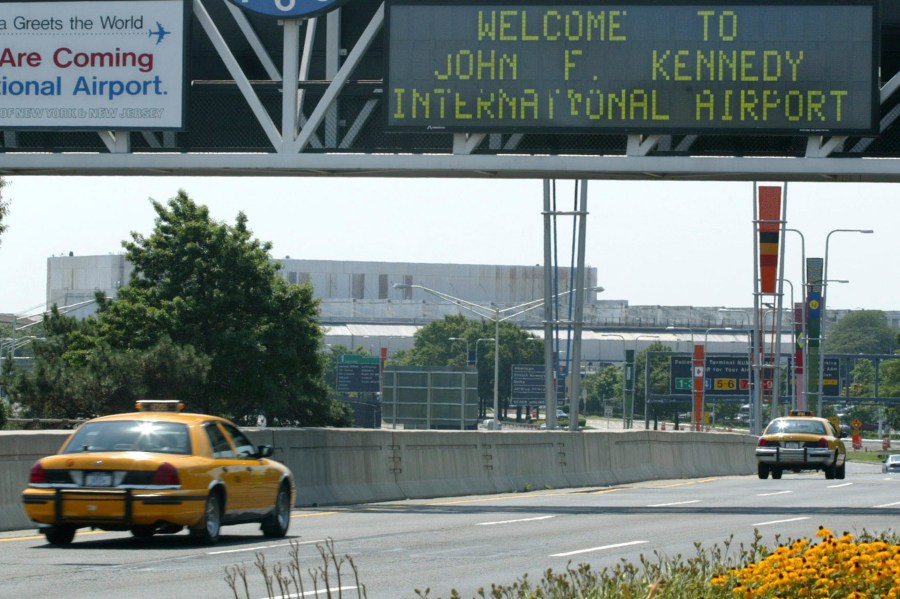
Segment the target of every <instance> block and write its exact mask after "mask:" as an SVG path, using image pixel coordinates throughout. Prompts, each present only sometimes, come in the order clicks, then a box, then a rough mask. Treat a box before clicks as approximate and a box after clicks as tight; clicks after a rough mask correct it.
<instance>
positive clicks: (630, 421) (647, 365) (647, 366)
mask: <svg viewBox="0 0 900 599" xmlns="http://www.w3.org/2000/svg"><path fill="white" fill-rule="evenodd" d="M641 339H659V335H638V336H637V337H635V338H634V354H635V357H634V359H635V363H636V362H637V348H638V341H640V340H641ZM649 369H650V363H649V360H647V359H646V358H645V359H644V428H645V429H646V428H647V426H646V425H647V385H648V383H649V377H648V376H647V373H648V371H649ZM634 386H635V381H634V380H632V381H631V406H630V408H631V409H630V410H629V413H628V424H627V426H626V427H625V428H631V427H633V426H634Z"/></svg>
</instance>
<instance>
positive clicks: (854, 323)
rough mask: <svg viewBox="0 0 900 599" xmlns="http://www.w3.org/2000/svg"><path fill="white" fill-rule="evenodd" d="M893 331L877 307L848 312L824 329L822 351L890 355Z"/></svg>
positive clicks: (894, 335) (895, 346)
mask: <svg viewBox="0 0 900 599" xmlns="http://www.w3.org/2000/svg"><path fill="white" fill-rule="evenodd" d="M896 335H897V331H895V330H894V329H892V328H891V327H890V325H889V324H888V319H887V316H886V315H885V313H884V312H882V311H881V310H860V311H857V312H851V313H850V314H847V315H846V316H844V317H843V318H842V319H840V320H839V321H837V322H836V323H835V324H834V326H832V327H831V328H830V329H828V330H826V337H825V351H826V352H827V353H832V354H890V353H893V352H894V350H895V349H897V337H896Z"/></svg>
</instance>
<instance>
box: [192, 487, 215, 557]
mask: <svg viewBox="0 0 900 599" xmlns="http://www.w3.org/2000/svg"><path fill="white" fill-rule="evenodd" d="M221 529H222V499H221V495H219V493H218V492H216V491H213V492H212V493H210V495H209V497H208V498H207V500H206V507H205V509H204V510H203V519H202V520H201V521H200V522H199V524H198V525H197V526H196V527H195V528H192V529H191V532H190V536H191V538H192V539H194V540H195V541H197V542H199V543H203V544H204V545H212V544H214V543H216V542H217V541H218V540H219V531H220V530H221Z"/></svg>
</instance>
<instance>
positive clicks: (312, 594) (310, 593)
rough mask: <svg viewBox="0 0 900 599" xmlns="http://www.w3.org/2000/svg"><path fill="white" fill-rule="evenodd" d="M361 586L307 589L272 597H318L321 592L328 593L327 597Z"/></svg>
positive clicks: (290, 598) (273, 598)
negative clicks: (303, 591)
mask: <svg viewBox="0 0 900 599" xmlns="http://www.w3.org/2000/svg"><path fill="white" fill-rule="evenodd" d="M358 588H359V587H331V588H330V589H321V590H318V591H306V592H305V593H291V594H290V595H275V596H273V597H272V599H295V598H298V599H299V598H300V597H318V596H319V595H320V594H321V593H326V597H331V594H332V593H338V594H339V593H340V592H341V591H355V590H356V589H358Z"/></svg>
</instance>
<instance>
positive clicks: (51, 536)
mask: <svg viewBox="0 0 900 599" xmlns="http://www.w3.org/2000/svg"><path fill="white" fill-rule="evenodd" d="M42 532H43V533H44V536H45V537H47V542H48V543H50V544H51V545H68V544H69V543H71V542H72V539H74V538H75V527H74V526H65V525H58V526H50V527H49V528H45V529H43V531H42Z"/></svg>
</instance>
